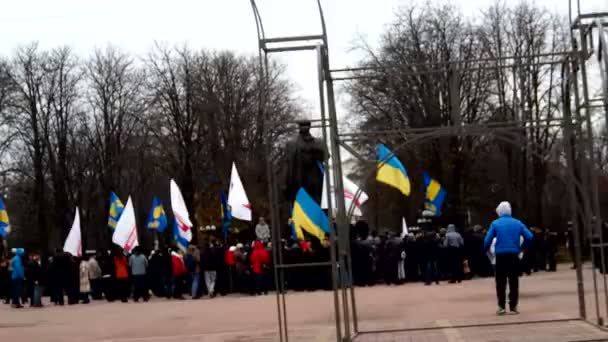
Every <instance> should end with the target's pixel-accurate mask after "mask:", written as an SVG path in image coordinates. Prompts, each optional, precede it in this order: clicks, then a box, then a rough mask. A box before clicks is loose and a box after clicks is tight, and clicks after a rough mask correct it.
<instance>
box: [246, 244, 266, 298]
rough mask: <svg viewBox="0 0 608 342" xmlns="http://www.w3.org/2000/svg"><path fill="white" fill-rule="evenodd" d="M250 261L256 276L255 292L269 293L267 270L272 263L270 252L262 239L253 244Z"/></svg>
mask: <svg viewBox="0 0 608 342" xmlns="http://www.w3.org/2000/svg"><path fill="white" fill-rule="evenodd" d="M250 261H251V268H252V269H253V275H254V277H255V294H262V293H264V294H268V287H267V286H266V270H267V268H268V265H269V264H270V254H268V251H267V250H266V249H265V248H264V245H263V244H262V242H261V241H256V242H255V244H254V245H253V252H252V253H251V260H250Z"/></svg>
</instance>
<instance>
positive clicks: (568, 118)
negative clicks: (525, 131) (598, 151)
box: [562, 60, 587, 319]
mask: <svg viewBox="0 0 608 342" xmlns="http://www.w3.org/2000/svg"><path fill="white" fill-rule="evenodd" d="M570 67H571V66H570V61H569V60H568V61H566V62H564V64H563V65H562V82H563V83H562V89H563V91H562V104H563V114H564V121H563V125H564V127H563V129H564V149H565V152H566V160H567V164H568V177H567V178H568V182H567V183H568V195H569V196H568V197H570V212H571V215H572V233H573V234H574V260H575V261H574V262H575V264H576V290H577V293H578V309H579V316H580V317H581V319H587V309H586V305H585V286H584V282H583V270H582V262H581V260H582V256H581V238H580V231H579V225H578V210H577V201H576V185H575V182H576V180H575V178H574V177H575V172H574V169H575V168H576V166H575V163H574V153H573V152H574V151H573V150H572V140H571V139H572V137H573V132H572V114H571V108H570V95H569V88H570Z"/></svg>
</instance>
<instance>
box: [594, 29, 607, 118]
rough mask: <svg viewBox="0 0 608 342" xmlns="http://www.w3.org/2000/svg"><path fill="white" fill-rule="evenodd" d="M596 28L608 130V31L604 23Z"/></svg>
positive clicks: (598, 60) (598, 59)
mask: <svg viewBox="0 0 608 342" xmlns="http://www.w3.org/2000/svg"><path fill="white" fill-rule="evenodd" d="M595 22H596V26H597V27H598V31H599V33H598V52H597V62H598V65H599V69H600V70H599V71H600V77H601V80H602V97H603V100H604V101H603V102H604V117H605V120H606V121H605V123H604V125H605V126H606V127H607V128H608V41H606V37H607V36H608V29H606V28H604V26H603V25H602V22H600V21H599V20H596V21H595Z"/></svg>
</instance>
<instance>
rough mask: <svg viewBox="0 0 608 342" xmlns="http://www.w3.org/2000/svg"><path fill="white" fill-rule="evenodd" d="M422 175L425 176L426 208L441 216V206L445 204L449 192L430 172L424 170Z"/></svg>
mask: <svg viewBox="0 0 608 342" xmlns="http://www.w3.org/2000/svg"><path fill="white" fill-rule="evenodd" d="M422 177H423V178H424V189H425V190H424V193H425V195H424V209H426V210H430V211H432V212H433V213H435V216H441V207H442V206H443V201H445V196H446V195H447V192H446V191H445V190H443V188H442V187H441V184H439V182H437V181H436V180H434V179H433V178H431V176H429V174H428V173H426V172H423V173H422Z"/></svg>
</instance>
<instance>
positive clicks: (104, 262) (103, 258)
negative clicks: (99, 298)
mask: <svg viewBox="0 0 608 342" xmlns="http://www.w3.org/2000/svg"><path fill="white" fill-rule="evenodd" d="M97 262H98V263H99V268H101V292H102V293H103V296H104V297H105V298H106V300H107V301H108V302H113V301H114V300H115V299H116V298H117V294H116V293H115V291H114V273H115V271H114V262H113V260H112V258H111V256H110V255H109V254H108V252H99V254H97Z"/></svg>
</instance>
